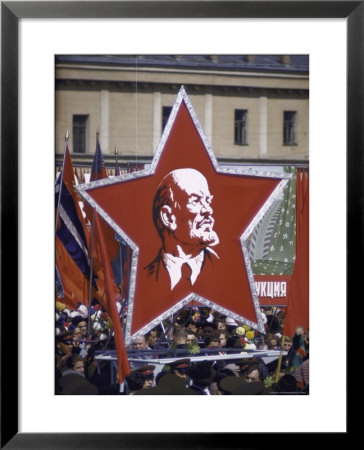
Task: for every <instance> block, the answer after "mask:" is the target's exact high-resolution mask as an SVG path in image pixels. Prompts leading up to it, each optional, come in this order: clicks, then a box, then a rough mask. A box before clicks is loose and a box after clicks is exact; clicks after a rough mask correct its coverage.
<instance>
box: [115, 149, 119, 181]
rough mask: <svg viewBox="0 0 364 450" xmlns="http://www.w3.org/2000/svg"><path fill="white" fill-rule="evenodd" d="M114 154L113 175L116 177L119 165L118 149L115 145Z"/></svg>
mask: <svg viewBox="0 0 364 450" xmlns="http://www.w3.org/2000/svg"><path fill="white" fill-rule="evenodd" d="M114 153H115V175H116V174H117V173H118V172H119V163H118V156H119V154H118V148H117V147H116V145H115V151H114Z"/></svg>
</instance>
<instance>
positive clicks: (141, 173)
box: [76, 86, 292, 345]
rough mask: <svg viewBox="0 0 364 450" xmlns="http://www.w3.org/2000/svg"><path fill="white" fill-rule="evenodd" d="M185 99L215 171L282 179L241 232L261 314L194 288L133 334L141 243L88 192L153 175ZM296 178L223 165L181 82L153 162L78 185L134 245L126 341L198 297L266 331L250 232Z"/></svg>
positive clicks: (254, 299)
mask: <svg viewBox="0 0 364 450" xmlns="http://www.w3.org/2000/svg"><path fill="white" fill-rule="evenodd" d="M182 102H184V103H185V105H186V107H187V110H188V112H189V114H190V116H191V119H192V121H193V123H194V125H195V127H196V130H197V132H198V134H199V136H200V138H201V140H202V142H203V144H204V147H205V150H206V151H207V154H208V156H209V158H210V160H211V163H212V165H213V167H214V169H215V171H216V172H217V173H219V174H224V175H239V176H250V177H251V176H254V177H263V178H279V179H281V181H280V183H279V184H278V185H277V186H276V188H275V189H274V190H273V192H272V193H271V195H270V196H269V197H268V199H267V200H266V201H265V203H264V204H263V206H262V207H261V208H260V210H259V211H258V213H257V214H256V216H255V217H254V219H253V220H252V221H251V222H250V224H249V225H248V226H247V228H246V229H245V231H244V232H243V234H242V235H241V236H240V244H241V249H242V252H243V259H244V263H245V268H246V272H247V276H248V281H249V286H250V291H251V295H252V300H253V304H254V310H255V314H256V317H257V322H252V321H251V320H249V319H247V318H245V317H243V316H240V315H239V314H236V313H234V312H232V311H230V310H228V309H226V308H223V307H221V306H219V305H218V304H216V303H214V302H213V301H211V300H209V299H207V298H204V297H201V296H200V295H197V294H195V293H194V292H191V293H190V294H188V296H186V297H184V298H183V299H181V300H180V301H178V302H177V303H175V304H174V305H173V306H172V307H171V308H169V309H167V310H166V311H164V312H163V313H162V314H160V315H159V316H158V317H156V318H155V319H153V320H152V321H151V322H149V323H148V324H146V325H145V326H144V327H142V328H141V329H140V330H138V331H136V332H135V333H134V334H133V335H132V334H131V327H132V320H133V310H134V296H135V286H136V274H137V266H138V257H139V247H138V245H137V244H136V243H135V242H134V241H133V240H132V239H130V237H129V236H128V235H127V234H126V233H125V232H124V230H123V229H122V228H121V227H120V226H119V225H118V224H117V223H116V222H115V221H114V220H113V219H112V218H111V217H110V216H109V215H108V214H107V213H106V212H105V211H104V210H103V209H102V207H101V206H100V205H99V204H98V203H97V202H95V200H94V199H93V198H92V197H91V196H90V195H89V194H88V193H87V190H89V189H94V188H96V187H100V186H108V185H112V184H118V183H120V182H125V181H130V180H134V179H136V178H143V177H147V176H151V175H153V174H154V173H155V171H156V168H157V165H158V162H159V159H160V157H161V154H162V152H163V150H164V147H165V144H166V142H167V140H168V137H169V134H170V132H171V129H172V127H173V125H174V121H175V119H176V116H177V113H178V111H179V108H180V106H181V104H182ZM291 178H292V174H285V173H277V172H270V171H267V172H264V171H260V170H254V169H253V168H251V167H250V168H243V167H236V168H235V167H234V168H232V167H220V165H219V163H218V161H217V159H216V157H215V154H214V152H213V150H212V148H211V146H210V143H209V142H208V139H207V137H206V135H205V133H204V131H203V128H202V126H201V124H200V122H199V120H198V118H197V114H196V112H195V110H194V108H193V106H192V104H191V102H190V100H189V98H188V95H187V93H186V91H185V88H184V86H181V88H180V90H179V92H178V95H177V98H176V101H175V103H174V105H173V107H172V111H171V113H170V116H169V119H168V121H167V124H166V126H165V128H164V130H163V133H162V136H161V139H160V141H159V144H158V147H157V149H156V152H155V154H154V156H153V159H152V162H151V164H150V167H149V168H147V169H143V170H138V171H135V172H131V173H126V174H122V175H118V176H113V177H109V178H103V179H102V180H98V181H93V182H90V183H83V184H79V185H77V186H76V189H77V190H78V192H79V194H80V195H81V196H82V197H83V198H84V200H86V201H87V202H88V203H89V204H90V205H91V206H92V208H94V209H95V210H96V212H97V213H98V214H99V215H100V216H101V217H102V218H103V219H104V220H105V221H106V222H107V223H108V224H109V225H110V226H111V228H113V229H114V230H115V232H116V233H117V234H118V235H120V237H121V238H122V239H123V240H124V242H125V243H126V244H127V245H128V246H129V247H130V248H131V249H132V260H131V270H130V279H129V298H128V308H127V317H126V326H125V336H124V339H125V343H126V345H129V344H130V343H131V342H132V341H133V340H135V339H136V338H138V337H140V336H144V335H145V334H146V333H148V332H149V331H150V330H152V329H153V328H154V327H156V326H157V325H159V324H160V323H161V322H162V321H164V320H166V319H167V318H168V317H170V316H171V315H172V314H174V313H176V312H177V311H179V310H180V309H181V308H183V307H184V306H185V305H187V304H188V303H190V302H191V301H192V300H195V301H197V302H199V303H201V304H202V305H204V306H206V307H208V308H210V309H213V310H214V311H218V312H220V313H221V314H224V315H226V316H229V317H231V318H232V319H234V320H235V321H236V322H239V323H243V324H246V325H248V326H249V327H251V328H252V329H253V330H257V331H258V332H260V333H263V334H265V328H264V321H263V317H262V315H261V311H260V304H259V298H258V295H257V291H256V287H255V280H254V275H253V270H252V267H251V261H250V257H249V252H248V246H247V240H248V237H249V236H250V234H251V233H252V232H253V230H254V228H255V227H256V226H257V224H258V223H259V221H260V220H261V219H262V218H263V217H264V215H265V213H266V212H267V211H268V210H269V208H270V207H271V205H272V203H273V202H274V200H275V199H276V198H277V197H279V196H280V195H281V193H282V191H283V189H284V188H285V187H286V185H287V183H288V182H289V180H290V179H291Z"/></svg>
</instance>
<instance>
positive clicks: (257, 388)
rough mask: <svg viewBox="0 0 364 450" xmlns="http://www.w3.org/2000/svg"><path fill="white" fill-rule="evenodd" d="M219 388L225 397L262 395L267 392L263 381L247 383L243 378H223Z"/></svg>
mask: <svg viewBox="0 0 364 450" xmlns="http://www.w3.org/2000/svg"><path fill="white" fill-rule="evenodd" d="M219 388H220V390H221V392H222V394H223V395H262V394H263V393H265V392H266V391H265V386H264V383H263V382H262V381H255V382H252V383H247V382H245V381H244V380H243V379H242V378H241V377H235V376H227V377H224V378H222V379H221V380H220V381H219Z"/></svg>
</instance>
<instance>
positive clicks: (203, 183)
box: [167, 168, 209, 195]
mask: <svg viewBox="0 0 364 450" xmlns="http://www.w3.org/2000/svg"><path fill="white" fill-rule="evenodd" d="M167 177H168V178H170V180H171V181H172V182H173V184H174V185H176V186H178V187H179V188H180V189H181V190H182V191H184V192H186V193H187V194H188V195H191V194H199V195H200V194H205V195H208V194H209V186H208V184H207V180H206V178H205V177H204V176H203V175H202V173H201V172H199V171H198V170H196V169H190V168H188V169H176V170H173V171H172V172H170V173H169V174H168V175H167Z"/></svg>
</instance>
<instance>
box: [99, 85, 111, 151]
mask: <svg viewBox="0 0 364 450" xmlns="http://www.w3.org/2000/svg"><path fill="white" fill-rule="evenodd" d="M100 95H101V102H100V103H101V120H100V145H101V151H102V152H103V153H110V147H109V144H110V143H109V125H110V124H109V110H110V109H109V100H110V99H109V91H101V92H100Z"/></svg>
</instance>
